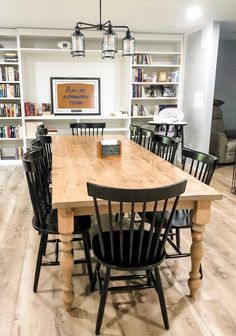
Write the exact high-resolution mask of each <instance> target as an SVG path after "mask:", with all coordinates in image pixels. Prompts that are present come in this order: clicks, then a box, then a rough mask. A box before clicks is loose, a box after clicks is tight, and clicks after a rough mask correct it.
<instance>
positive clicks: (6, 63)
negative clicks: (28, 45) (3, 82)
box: [0, 49, 19, 65]
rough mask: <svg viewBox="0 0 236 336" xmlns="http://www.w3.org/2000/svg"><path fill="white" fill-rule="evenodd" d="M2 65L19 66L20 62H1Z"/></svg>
mask: <svg viewBox="0 0 236 336" xmlns="http://www.w3.org/2000/svg"><path fill="white" fill-rule="evenodd" d="M0 50H1V49H0ZM0 65H19V62H0Z"/></svg>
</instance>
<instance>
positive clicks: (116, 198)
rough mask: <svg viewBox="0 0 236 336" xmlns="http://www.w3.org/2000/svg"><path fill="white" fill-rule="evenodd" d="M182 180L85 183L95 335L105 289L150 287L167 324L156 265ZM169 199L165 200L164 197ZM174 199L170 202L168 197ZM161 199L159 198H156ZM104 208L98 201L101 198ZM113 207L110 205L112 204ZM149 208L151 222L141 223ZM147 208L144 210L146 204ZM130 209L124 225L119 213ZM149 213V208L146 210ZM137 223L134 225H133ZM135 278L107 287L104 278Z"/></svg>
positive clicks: (160, 256)
mask: <svg viewBox="0 0 236 336" xmlns="http://www.w3.org/2000/svg"><path fill="white" fill-rule="evenodd" d="M185 187H186V181H181V182H179V183H176V184H173V185H169V186H165V187H161V188H152V189H138V190H137V189H117V188H109V187H105V186H99V185H95V184H92V183H87V188H88V195H89V196H91V197H93V200H94V206H95V212H96V218H97V228H98V234H96V235H95V236H94V237H93V240H92V247H93V251H94V255H95V257H96V259H97V264H96V269H95V272H94V277H93V282H92V286H91V290H92V291H93V290H94V289H95V285H96V282H97V280H98V284H99V287H100V293H101V298H100V303H99V309H98V315H97V323H96V334H97V335H98V334H99V333H100V328H101V324H102V319H103V314H104V309H105V304H106V298H107V293H108V291H113V292H114V291H127V290H136V289H137V290H141V289H146V288H155V290H156V292H157V293H158V296H159V301H160V306H161V311H162V317H163V320H164V325H165V328H166V329H168V328H169V322H168V315H167V310H166V304H165V297H164V293H163V288H162V283H161V277H160V273H159V265H160V264H161V263H162V262H163V260H164V259H165V257H166V252H165V244H166V240H167V237H168V234H169V230H170V227H171V221H172V217H173V215H174V212H175V209H176V206H177V203H178V199H179V195H180V194H182V193H183V192H184V191H185ZM170 198H172V201H171V203H169V202H168V201H169V199H170ZM173 198H174V200H173ZM98 199H99V200H105V201H106V204H107V207H108V219H109V225H108V227H105V224H106V220H105V221H104V220H103V219H104V216H103V217H101V216H100V204H99V201H98ZM160 201H162V202H160ZM102 204H103V205H102V207H104V202H102ZM167 204H170V206H171V208H172V209H171V211H170V212H169V218H168V223H167V225H166V226H165V233H164V234H163V235H162V236H161V232H162V228H163V223H164V215H165V212H166V207H167ZM157 205H158V206H160V207H161V206H162V211H161V213H162V216H161V218H160V221H159V222H158V226H157V225H155V222H156V221H155V219H156V213H157V212H156V210H157ZM113 207H114V208H113ZM149 207H151V209H153V211H152V213H153V221H152V223H151V225H147V228H146V226H145V215H146V209H147V208H149ZM149 209H150V208H149ZM118 211H119V221H118V223H116V222H115V220H114V216H113V214H114V213H117V212H118ZM126 211H128V212H130V213H131V217H130V221H129V222H128V223H126V222H125V220H124V216H123V213H124V212H126ZM149 211H150V210H149ZM136 212H139V214H141V221H140V222H139V224H136V223H135V222H134V217H135V213H136ZM136 225H137V226H136ZM101 265H103V266H104V267H105V269H106V272H105V278H104V279H102V278H101V276H100V268H101ZM112 269H115V270H116V271H119V270H120V271H128V272H132V271H140V272H142V274H139V275H137V274H136V275H135V274H131V275H126V276H125V275H121V276H111V271H112ZM134 279H138V280H140V283H139V284H135V285H134V284H133V285H129V286H128V285H127V286H113V287H109V283H110V281H113V280H114V281H120V280H134Z"/></svg>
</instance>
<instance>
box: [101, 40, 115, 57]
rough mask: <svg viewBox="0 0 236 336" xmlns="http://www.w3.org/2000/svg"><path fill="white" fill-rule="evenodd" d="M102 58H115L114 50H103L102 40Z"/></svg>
mask: <svg viewBox="0 0 236 336" xmlns="http://www.w3.org/2000/svg"><path fill="white" fill-rule="evenodd" d="M104 58H110V59H114V58H115V52H114V51H104V50H103V42H102V59H104Z"/></svg>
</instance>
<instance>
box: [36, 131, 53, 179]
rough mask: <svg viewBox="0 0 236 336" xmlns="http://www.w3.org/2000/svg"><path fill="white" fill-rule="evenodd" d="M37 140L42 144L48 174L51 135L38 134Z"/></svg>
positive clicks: (49, 169) (50, 167)
mask: <svg viewBox="0 0 236 336" xmlns="http://www.w3.org/2000/svg"><path fill="white" fill-rule="evenodd" d="M39 140H40V142H41V144H42V146H43V150H44V156H45V159H46V162H47V166H48V171H49V174H51V171H52V137H51V136H50V135H39Z"/></svg>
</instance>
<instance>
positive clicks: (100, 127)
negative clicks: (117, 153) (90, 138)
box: [70, 122, 106, 135]
mask: <svg viewBox="0 0 236 336" xmlns="http://www.w3.org/2000/svg"><path fill="white" fill-rule="evenodd" d="M105 127H106V123H105V122H100V123H76V122H75V123H70V128H71V131H72V135H103V133H104V128H105Z"/></svg>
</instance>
